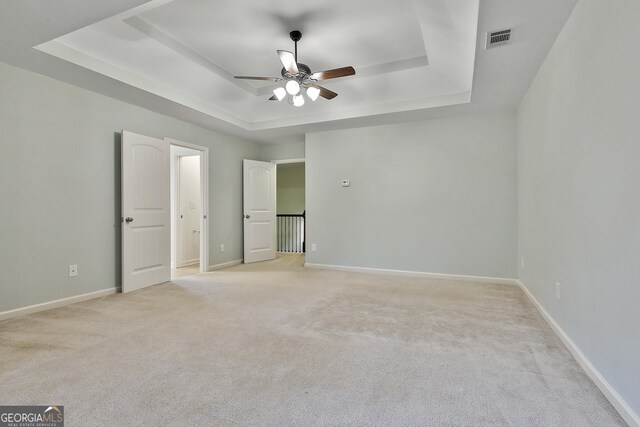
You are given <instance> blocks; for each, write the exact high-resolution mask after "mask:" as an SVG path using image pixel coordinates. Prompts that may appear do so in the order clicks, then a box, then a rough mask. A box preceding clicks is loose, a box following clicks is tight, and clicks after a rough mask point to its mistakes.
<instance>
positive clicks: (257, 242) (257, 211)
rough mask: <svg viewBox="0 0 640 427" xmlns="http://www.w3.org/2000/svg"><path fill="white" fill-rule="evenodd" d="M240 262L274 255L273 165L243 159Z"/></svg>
mask: <svg viewBox="0 0 640 427" xmlns="http://www.w3.org/2000/svg"><path fill="white" fill-rule="evenodd" d="M242 166H243V188H244V220H243V221H244V262H245V263H250V262H257V261H266V260H269V259H275V257H276V165H275V164H273V163H267V162H258V161H256V160H243V163H242Z"/></svg>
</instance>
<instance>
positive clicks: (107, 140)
mask: <svg viewBox="0 0 640 427" xmlns="http://www.w3.org/2000/svg"><path fill="white" fill-rule="evenodd" d="M0 93H1V94H2V96H0V129H2V135H1V136H0V138H2V141H1V143H0V197H1V198H2V204H1V207H0V236H1V240H0V270H1V271H2V286H0V312H2V311H6V310H10V309H14V308H19V307H24V306H28V305H32V304H37V303H42V302H47V301H52V300H56V299H60V298H66V297H70V296H74V295H80V294H85V293H88V292H93V291H98V290H102V289H108V288H113V287H114V286H116V285H117V284H119V283H118V282H119V272H120V252H119V248H120V212H119V210H120V193H119V176H120V169H119V164H120V151H119V146H120V136H119V132H120V131H121V130H122V129H126V130H130V131H132V132H136V133H141V134H144V135H149V136H154V137H157V138H162V137H171V138H175V139H179V140H183V141H187V142H192V143H195V144H200V145H204V146H207V147H210V158H209V161H210V182H209V186H210V215H211V216H210V229H211V230H210V231H211V234H210V236H209V241H210V251H211V253H210V257H211V258H210V261H209V262H210V264H212V265H213V264H219V263H223V262H226V261H231V260H237V259H241V258H242V220H241V215H242V159H243V158H250V159H260V155H261V151H260V147H259V146H258V145H256V144H254V143H250V142H246V141H242V140H238V139H236V138H233V137H229V136H225V135H221V134H218V133H216V132H212V131H209V130H206V129H204V128H201V127H198V126H195V125H192V124H189V123H186V122H183V121H179V120H176V119H172V118H170V117H167V116H163V115H160V114H157V113H154V112H151V111H148V110H145V109H142V108H138V107H135V106H132V105H130V104H126V103H123V102H120V101H116V100H114V99H112V98H108V97H105V96H102V95H98V94H95V93H92V92H89V91H87V90H84V89H80V88H77V87H74V86H71V85H68V84H65V83H61V82H58V81H56V80H53V79H50V78H46V77H43V76H40V75H37V74H34V73H31V72H28V71H24V70H20V69H18V68H14V67H11V66H8V65H5V64H2V63H0ZM220 243H224V244H225V246H226V252H225V253H220V252H219V251H218V250H216V249H217V248H219V247H220ZM69 264H78V265H79V276H78V277H75V278H69V277H68V271H67V268H68V265H69Z"/></svg>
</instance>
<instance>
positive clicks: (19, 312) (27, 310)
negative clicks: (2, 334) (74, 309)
mask: <svg viewBox="0 0 640 427" xmlns="http://www.w3.org/2000/svg"><path fill="white" fill-rule="evenodd" d="M116 292H120V287H114V288H109V289H103V290H101V291H95V292H89V293H88V294H82V295H76V296H73V297H69V298H62V299H57V300H55V301H49V302H43V303H40V304H35V305H30V306H27V307H22V308H16V309H14V310H9V311H3V312H2V313H0V320H6V319H10V318H12V317H17V316H24V315H26V314H32V313H37V312H39V311H46V310H51V309H52V308H58V307H62V306H65V305H69V304H75V303H78V302H83V301H88V300H90V299H95V298H102V297H105V296H107V295H112V294H115V293H116Z"/></svg>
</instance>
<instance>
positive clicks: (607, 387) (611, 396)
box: [516, 280, 640, 427]
mask: <svg viewBox="0 0 640 427" xmlns="http://www.w3.org/2000/svg"><path fill="white" fill-rule="evenodd" d="M516 283H517V284H518V286H520V288H521V289H522V291H523V292H524V293H525V295H526V296H527V297H528V298H529V300H530V301H531V303H532V304H533V305H534V306H535V308H536V309H537V310H538V312H539V313H540V315H541V316H542V318H543V319H544V320H545V321H546V322H547V323H548V324H549V326H550V327H551V329H553V331H554V332H555V333H556V335H557V336H558V338H560V340H561V341H562V342H563V343H564V345H565V346H566V347H567V349H568V350H569V352H570V353H571V354H572V355H573V357H574V358H575V359H576V361H577V362H578V363H579V364H580V366H581V367H582V369H583V370H584V371H585V372H586V373H587V375H588V376H589V378H591V380H592V381H593V382H594V383H595V385H596V386H597V387H598V388H599V389H600V391H601V392H602V394H604V395H605V397H606V398H607V399H608V400H609V402H611V404H612V405H613V407H614V408H616V410H617V411H618V413H619V414H620V416H621V417H622V418H624V420H625V421H626V422H627V424H629V426H631V427H640V417H639V416H638V414H636V413H635V412H634V410H633V409H632V408H631V406H629V404H628V403H627V402H626V401H625V400H624V399H623V398H622V396H620V394H618V392H617V391H616V390H615V389H614V388H613V386H612V385H611V384H609V382H608V381H607V380H606V379H605V378H604V376H603V375H602V374H601V373H600V372H599V371H598V370H597V369H596V368H595V366H593V364H592V363H591V361H590V360H589V359H587V356H585V355H584V353H583V352H582V351H581V350H580V348H579V347H578V346H577V345H576V343H575V342H573V340H572V339H571V338H569V335H567V333H566V332H565V331H564V330H563V329H562V328H561V327H560V325H558V324H557V323H556V321H555V320H554V319H553V317H551V315H550V314H549V313H547V311H546V310H545V309H544V308H543V307H542V305H541V304H540V303H539V302H538V300H537V299H536V298H535V297H534V296H533V294H532V293H531V292H530V291H529V289H528V288H527V287H526V286H525V284H524V283H523V282H522V281H520V280H516Z"/></svg>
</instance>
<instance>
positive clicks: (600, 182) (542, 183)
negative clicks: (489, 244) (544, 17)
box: [518, 0, 640, 413]
mask: <svg viewBox="0 0 640 427" xmlns="http://www.w3.org/2000/svg"><path fill="white" fill-rule="evenodd" d="M638 21H640V2H638V1H635V0H620V1H614V2H611V1H606V2H605V1H600V0H583V1H581V2H579V3H578V5H577V6H576V8H575V10H574V12H573V15H572V16H571V18H570V19H569V21H568V22H567V25H566V27H565V28H564V30H563V31H562V33H561V34H560V36H559V37H558V39H557V41H556V43H555V45H554V47H553V49H552V50H551V52H550V54H549V56H548V57H547V59H546V61H545V63H544V64H543V66H542V67H541V69H540V71H539V73H538V75H537V77H536V79H535V80H534V82H533V84H532V85H531V87H530V89H529V92H528V94H527V95H526V97H525V98H524V100H523V101H522V104H521V106H520V108H519V111H518V164H519V196H520V197H519V242H520V243H519V252H520V253H519V255H520V256H521V257H524V259H525V266H524V268H520V277H521V280H522V282H523V283H524V284H525V285H526V286H527V287H528V288H529V289H530V290H531V292H532V293H533V295H534V296H535V297H536V299H538V301H539V302H540V303H541V304H542V306H543V307H544V308H545V309H546V310H547V311H548V312H549V314H550V315H551V316H552V317H553V318H554V319H555V320H556V322H557V323H558V324H559V325H560V327H562V328H563V329H564V331H565V332H566V333H567V334H568V335H569V337H570V338H571V339H572V340H573V341H574V342H575V343H576V344H577V345H578V347H579V348H580V349H581V350H582V352H583V353H584V354H585V355H586V357H587V358H588V359H589V360H590V361H591V363H592V364H593V365H594V366H595V368H596V369H598V370H599V371H600V373H601V374H602V375H604V377H605V378H606V379H607V381H609V383H611V385H612V386H613V387H614V388H615V389H616V390H617V391H618V393H620V394H621V395H622V397H623V398H624V399H626V401H627V403H628V404H629V405H631V407H632V408H634V409H635V411H636V413H640V368H639V366H640V364H639V362H638V360H639V358H640V332H639V327H640V310H639V309H638V303H639V302H640V261H638V254H640V166H639V160H640V121H639V118H640V106H639V104H638V99H639V98H640V78H639V76H640V55H638V42H639V41H640V26H639V25H638ZM556 282H560V299H557V298H556V296H555V283H556Z"/></svg>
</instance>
